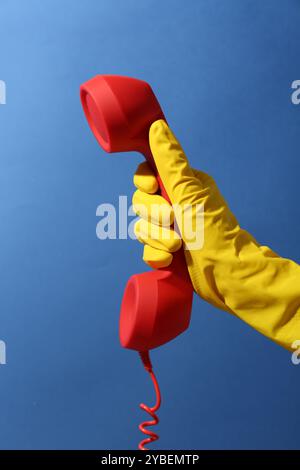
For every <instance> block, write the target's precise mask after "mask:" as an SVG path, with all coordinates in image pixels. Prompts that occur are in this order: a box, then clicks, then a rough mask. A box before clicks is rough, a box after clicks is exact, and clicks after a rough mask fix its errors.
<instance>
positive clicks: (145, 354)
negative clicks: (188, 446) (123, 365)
mask: <svg viewBox="0 0 300 470" xmlns="http://www.w3.org/2000/svg"><path fill="white" fill-rule="evenodd" d="M139 355H140V357H141V360H142V362H143V365H144V367H145V369H146V371H147V372H149V375H150V377H151V379H152V382H153V385H154V389H155V395H156V403H155V405H154V406H152V407H150V406H147V405H145V404H144V403H141V404H140V408H141V409H142V410H144V411H146V413H148V414H149V415H150V416H151V418H153V419H152V420H149V421H144V422H143V423H141V424H140V425H139V429H140V431H141V432H142V433H143V434H146V436H149V437H146V438H145V439H143V440H142V441H141V442H140V443H139V449H140V450H148V449H147V448H146V447H145V445H146V444H149V443H150V442H154V441H157V439H159V436H158V434H156V433H155V432H153V431H150V429H147V428H148V427H149V426H155V425H156V424H158V422H159V419H158V416H157V415H156V411H157V410H158V409H159V407H160V404H161V395H160V390H159V385H158V382H157V379H156V377H155V374H154V372H153V369H152V364H151V360H150V356H149V351H142V352H140V353H139Z"/></svg>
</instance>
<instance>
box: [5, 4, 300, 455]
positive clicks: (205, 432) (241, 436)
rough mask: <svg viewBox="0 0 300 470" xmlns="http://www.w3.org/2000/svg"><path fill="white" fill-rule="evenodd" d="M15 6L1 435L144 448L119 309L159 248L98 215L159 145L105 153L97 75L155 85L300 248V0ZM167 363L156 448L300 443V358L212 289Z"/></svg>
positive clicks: (188, 137)
mask: <svg viewBox="0 0 300 470" xmlns="http://www.w3.org/2000/svg"><path fill="white" fill-rule="evenodd" d="M0 18H1V27H0V49H1V50H0V79H2V80H5V81H6V84H7V104H6V106H0V148H1V150H0V217H1V228H0V252H1V258H0V259H1V261H0V276H1V282H0V286H1V287H0V289H1V294H0V312H1V313H0V339H2V340H4V341H6V343H7V362H8V363H7V365H5V366H0V409H1V412H0V446H1V448H6V449H15V448H22V449H33V448H36V449H41V448H51V449H53V448H57V449H61V448H69V449H75V448H80V449H81V448H82V449H83V448H86V449H90V448H100V449H105V448H108V449H117V448H121V449H126V448H135V447H136V444H137V442H138V441H139V440H140V433H139V431H138V429H137V424H138V423H139V422H140V421H141V420H142V419H143V418H144V416H143V413H142V412H141V411H140V410H139V408H138V404H139V403H140V401H145V402H146V403H148V402H149V403H150V404H151V402H152V400H153V395H152V387H151V384H150V383H149V381H148V377H147V376H146V374H145V372H144V370H143V369H142V367H141V366H140V363H139V360H138V357H137V356H136V354H134V353H133V352H128V351H125V350H122V349H121V347H120V346H119V342H118V315H119V305H120V301H121V298H122V292H123V288H124V285H125V283H126V280H127V278H128V277H129V276H130V275H131V274H133V273H135V272H141V271H143V270H145V266H144V264H143V262H142V260H141V252H142V247H141V246H140V244H139V243H137V242H136V241H132V240H119V241H115V240H113V241H100V240H98V239H97V238H96V234H95V228H96V223H97V218H96V215H95V213H96V207H97V206H98V205H99V204H101V203H102V202H111V203H117V201H118V196H119V194H127V195H128V196H131V194H132V192H133V185H132V175H133V172H134V170H135V168H136V166H137V164H138V163H139V162H140V161H141V158H140V156H138V155H137V154H132V155H125V154H124V155H122V156H120V155H115V156H110V157H108V156H106V155H105V154H104V152H103V151H102V150H101V149H100V148H99V146H98V144H97V143H96V141H95V139H94V138H93V136H92V134H91V132H90V130H89V128H88V126H87V124H86V122H85V119H84V116H83V113H82V110H81V107H80V103H79V99H78V88H79V85H80V84H81V83H82V82H84V81H85V80H87V79H89V78H90V77H92V76H94V75H96V74H98V73H112V74H114V73H115V74H122V75H130V76H135V77H139V78H142V79H145V80H147V81H149V82H150V83H151V84H152V86H153V88H154V90H155V92H156V94H157V96H158V98H159V100H160V101H161V103H162V106H163V108H164V110H165V113H166V116H167V117H168V119H169V123H170V124H171V126H172V127H173V129H174V131H175V133H176V134H177V135H178V137H179V139H180V140H181V143H182V145H183V146H184V148H185V150H186V152H187V154H188V156H189V158H190V161H191V162H192V164H193V165H194V166H195V167H198V168H200V169H202V170H204V171H206V172H208V173H210V174H211V175H213V176H214V178H215V179H216V181H217V183H218V185H219V187H220V189H221V191H222V192H223V194H224V196H225V197H226V199H227V200H228V202H229V204H230V207H231V209H232V210H233V212H234V213H235V214H236V216H237V218H238V220H239V222H240V224H241V225H242V226H243V227H244V228H246V229H248V230H249V231H250V232H251V233H252V234H253V235H254V236H255V237H256V238H257V239H258V240H259V241H260V242H261V243H263V244H267V245H269V246H271V247H272V248H273V249H274V250H275V251H277V252H279V253H280V254H281V255H282V256H286V257H290V258H292V259H294V260H296V261H297V260H298V261H299V259H300V248H299V235H300V232H299V229H300V226H299V169H300V164H299V130H300V106H295V105H293V104H292V103H291V93H292V90H291V83H292V82H293V81H294V80H296V79H300V62H299V40H300V27H299V26H300V4H299V0H285V1H282V0H281V1H280V0H278V1H277V0H264V1H261V0H255V1H254V0H251V1H250V0H227V1H226V2H225V1H224V0H193V1H192V0H187V1H184V2H183V1H179V0H164V1H161V0H143V1H141V0H126V1H124V0H85V1H82V2H79V1H78V2H74V1H73V0H72V1H71V0H65V1H61V0H51V1H50V0H44V1H43V2H41V1H39V0H27V1H24V0H1V3H0ZM153 361H154V364H155V367H156V370H157V373H158V376H159V379H160V383H161V388H162V391H163V398H164V402H163V406H162V408H161V411H160V418H161V424H160V425H159V433H160V435H161V439H160V441H158V442H157V443H156V444H155V445H153V446H152V448H163V449H166V448H171V449H172V448H173V449H180V448H185V449H216V448H222V449H229V448H237V449H240V448H247V449H248V448H249V449H261V448H269V449H274V448H285V449H290V448H298V447H299V387H300V376H299V372H300V366H298V367H296V366H294V365H292V363H291V359H290V354H289V353H288V352H287V351H285V350H283V349H281V348H280V347H279V346H277V345H275V344H273V343H272V342H271V341H269V340H267V339H265V338H264V337H262V336H261V335H259V334H258V333H256V332H255V331H254V330H252V329H250V328H249V327H248V326H247V325H245V324H243V323H242V322H241V321H239V320H237V319H235V318H233V317H231V316H230V315H229V314H227V313H224V312H221V311H218V310H216V309H215V308H213V307H212V306H209V305H207V304H206V303H204V302H203V301H202V300H200V299H196V298H195V302H194V309H193V319H192V324H191V327H190V329H189V330H188V332H187V333H186V334H184V335H182V336H181V337H180V338H178V339H177V340H176V341H174V342H172V343H170V344H169V345H167V346H165V347H163V348H161V349H159V350H156V351H154V352H153Z"/></svg>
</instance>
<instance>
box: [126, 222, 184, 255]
mask: <svg viewBox="0 0 300 470" xmlns="http://www.w3.org/2000/svg"><path fill="white" fill-rule="evenodd" d="M134 233H135V236H136V238H137V239H138V240H139V241H140V242H141V243H144V244H146V245H150V246H152V247H153V248H156V249H158V250H165V251H168V252H169V253H174V252H175V251H178V250H179V248H180V247H181V244H182V241H181V238H180V237H179V235H178V233H176V232H175V230H173V229H168V228H166V227H161V226H159V225H155V224H151V223H150V222H147V221H146V220H143V219H139V220H138V221H137V222H136V223H135V225H134Z"/></svg>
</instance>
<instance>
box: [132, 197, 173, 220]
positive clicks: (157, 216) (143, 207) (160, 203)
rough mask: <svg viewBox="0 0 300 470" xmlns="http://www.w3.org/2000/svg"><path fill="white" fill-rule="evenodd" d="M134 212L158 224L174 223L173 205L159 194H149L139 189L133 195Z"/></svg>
mask: <svg viewBox="0 0 300 470" xmlns="http://www.w3.org/2000/svg"><path fill="white" fill-rule="evenodd" d="M132 205H133V210H134V212H135V213H136V214H137V215H138V216H140V217H141V218H142V219H144V220H147V221H148V222H151V223H152V224H156V225H163V226H164V227H171V225H172V224H173V223H174V211H173V208H172V206H171V205H170V204H169V203H168V202H167V201H166V200H165V199H164V198H163V197H162V196H159V195H158V194H147V193H144V192H142V191H140V190H139V189H137V190H136V191H135V193H134V195H133V197H132Z"/></svg>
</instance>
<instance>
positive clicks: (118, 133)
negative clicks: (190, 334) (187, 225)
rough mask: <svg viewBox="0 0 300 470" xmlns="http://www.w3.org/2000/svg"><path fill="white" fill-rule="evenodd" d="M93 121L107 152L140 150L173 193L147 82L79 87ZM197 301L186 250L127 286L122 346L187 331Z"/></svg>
mask: <svg viewBox="0 0 300 470" xmlns="http://www.w3.org/2000/svg"><path fill="white" fill-rule="evenodd" d="M80 95H81V102H82V105H83V109H84V112H85V115H86V118H87V120H88V123H89V125H90V127H91V129H92V131H93V133H94V135H95V137H96V139H97V140H98V142H99V144H100V145H101V147H102V148H103V149H104V150H105V151H106V152H128V151H137V152H141V153H142V154H143V155H144V157H145V158H146V160H147V161H148V163H149V164H150V165H151V167H152V169H153V170H154V172H155V174H156V175H157V179H158V182H159V188H160V192H161V195H162V196H163V197H164V198H165V199H167V200H168V201H170V200H169V198H168V195H167V193H166V191H165V188H164V186H163V184H162V181H161V180H160V178H159V175H158V174H157V170H156V166H155V163H154V159H153V156H152V153H151V150H150V147H149V128H150V126H151V124H152V123H153V122H154V121H156V120H157V119H165V117H164V114H163V112H162V110H161V108H160V105H159V103H158V101H157V99H156V97H155V95H154V93H153V91H152V89H151V87H150V86H149V85H148V83H146V82H144V81H142V80H137V79H135V78H129V77H121V76H117V75H98V76H96V77H94V78H92V79H91V80H89V81H88V82H86V83H84V84H83V85H82V86H81V88H80ZM192 299H193V286H192V284H191V281H190V278H189V274H188V270H187V267H186V263H185V258H184V253H183V248H182V249H181V250H180V251H179V252H177V253H176V254H175V255H174V257H173V261H172V264H171V265H170V266H168V267H167V268H162V269H158V270H155V271H148V272H145V273H143V274H135V275H133V276H131V278H130V279H129V281H128V283H127V286H126V288H125V292H124V296H123V301H122V306H121V315H120V341H121V344H122V346H124V347H125V348H129V349H135V350H137V351H148V350H150V349H153V348H156V347H157V346H161V345H162V344H164V343H166V342H167V341H170V340H171V339H173V338H175V337H176V336H178V335H179V334H180V333H182V332H183V331H185V330H186V329H187V328H188V326H189V322H190V316H191V308H192Z"/></svg>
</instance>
